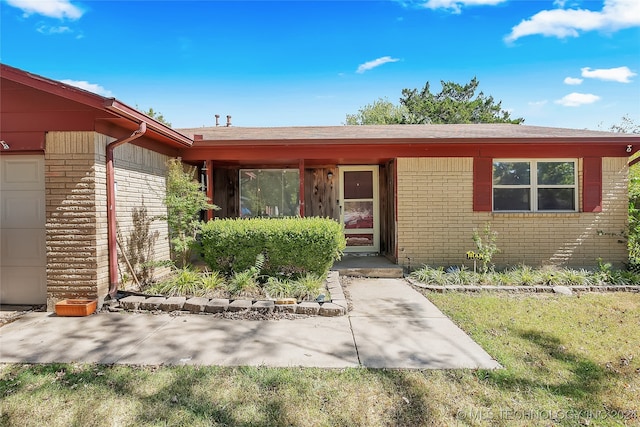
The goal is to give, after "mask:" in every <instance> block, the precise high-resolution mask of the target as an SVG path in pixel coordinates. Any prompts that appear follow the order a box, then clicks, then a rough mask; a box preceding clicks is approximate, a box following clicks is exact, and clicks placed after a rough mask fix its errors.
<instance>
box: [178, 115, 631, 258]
mask: <svg viewBox="0 0 640 427" xmlns="http://www.w3.org/2000/svg"><path fill="white" fill-rule="evenodd" d="M180 131H181V132H182V133H183V134H185V135H187V136H189V137H192V138H193V139H194V144H193V146H192V147H191V148H189V149H186V150H183V152H182V157H183V159H184V160H185V161H193V162H198V163H202V165H203V166H205V167H204V169H205V173H206V174H207V177H208V178H207V181H208V182H210V183H212V185H209V186H208V191H209V196H210V197H211V198H212V199H213V200H214V203H215V204H216V205H218V206H220V207H221V210H220V211H216V212H215V213H214V212H210V213H209V214H210V217H212V216H213V215H214V214H215V216H216V217H223V218H235V217H242V216H248V215H267V216H278V215H296V214H301V215H307V216H310V215H312V216H323V217H330V218H334V219H336V220H337V221H341V222H342V223H343V224H344V226H345V234H346V237H347V242H348V246H347V252H355V253H358V252H360V253H380V254H382V255H385V256H386V257H388V258H389V259H391V260H393V261H394V262H396V263H398V264H401V265H405V266H413V267H417V266H420V265H422V264H429V265H432V266H439V265H443V266H447V265H461V264H463V263H466V264H467V265H469V263H468V262H465V254H466V252H467V251H470V250H474V249H475V246H474V243H473V241H472V239H471V236H472V234H473V230H474V229H482V228H483V227H484V225H485V224H487V223H488V224H490V225H491V228H492V230H494V231H497V232H498V233H499V235H498V242H497V243H498V246H499V248H500V249H501V251H502V252H501V253H500V254H498V255H496V257H495V258H494V260H495V262H496V263H497V264H498V265H502V266H505V265H515V264H521V263H526V264H529V265H532V266H539V265H545V264H555V265H563V266H572V267H595V266H597V259H598V258H602V259H603V260H605V261H607V262H612V263H614V264H615V265H617V266H619V267H622V266H623V264H624V262H626V261H627V257H628V253H627V247H626V243H625V239H624V235H625V233H626V231H627V228H628V216H627V206H628V186H627V184H628V182H627V181H628V167H629V165H628V163H629V156H630V155H632V154H633V153H634V152H636V151H637V150H638V148H639V147H640V136H638V135H624V134H614V133H609V132H597V131H588V130H574V129H557V128H544V127H532V126H523V125H509V124H463V125H389V126H336V127H291V128H234V127H213V128H195V129H182V130H180ZM203 161H204V163H203Z"/></svg>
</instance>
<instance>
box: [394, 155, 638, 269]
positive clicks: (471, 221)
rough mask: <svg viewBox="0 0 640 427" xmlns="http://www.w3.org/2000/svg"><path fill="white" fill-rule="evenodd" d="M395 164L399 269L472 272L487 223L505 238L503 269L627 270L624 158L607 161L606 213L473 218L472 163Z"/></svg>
mask: <svg viewBox="0 0 640 427" xmlns="http://www.w3.org/2000/svg"><path fill="white" fill-rule="evenodd" d="M397 165H398V193H397V194H398V202H397V203H398V263H399V264H402V265H407V264H409V263H410V265H411V267H419V266H420V265H422V264H429V265H432V266H440V265H443V266H447V265H460V264H463V263H464V264H466V265H467V266H470V267H471V266H472V264H471V263H470V262H468V261H466V260H465V253H466V252H467V251H469V250H475V245H474V243H473V241H472V240H471V236H472V234H473V230H474V228H475V229H482V228H483V227H484V224H485V223H490V224H491V228H492V230H494V231H497V232H498V233H499V234H498V241H497V245H498V247H499V248H500V249H501V251H502V252H501V253H500V254H498V255H496V256H495V257H494V262H495V263H496V264H497V265H499V266H505V265H513V264H520V263H526V264H529V265H532V266H539V265H547V264H553V265H566V266H572V267H594V266H596V265H597V258H599V257H601V258H602V259H603V260H605V261H608V262H613V263H614V264H616V265H617V266H622V263H623V262H625V261H626V260H627V250H626V243H620V241H621V240H623V239H621V236H620V235H619V234H620V233H621V232H623V231H624V230H626V228H627V172H628V170H627V166H626V159H624V158H605V159H603V171H602V175H603V176H602V179H603V211H602V212H601V213H491V212H473V204H472V201H473V159H472V158H418V159H408V158H401V159H398V163H397ZM579 168H580V169H581V165H580V164H579ZM580 175H581V170H580Z"/></svg>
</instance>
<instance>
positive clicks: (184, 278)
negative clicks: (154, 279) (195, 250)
mask: <svg viewBox="0 0 640 427" xmlns="http://www.w3.org/2000/svg"><path fill="white" fill-rule="evenodd" d="M223 285H224V278H223V277H222V276H220V274H218V272H215V271H214V272H205V273H201V272H199V271H196V270H194V269H193V268H190V267H184V268H179V269H176V270H175V271H174V272H173V274H172V275H171V277H169V278H168V279H167V280H163V281H162V282H159V283H155V284H153V285H151V286H149V287H147V288H146V289H145V292H147V293H151V294H158V295H165V296H196V297H207V296H213V294H214V291H215V290H217V289H220V288H222V286H223Z"/></svg>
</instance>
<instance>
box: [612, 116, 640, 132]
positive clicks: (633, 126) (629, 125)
mask: <svg viewBox="0 0 640 427" xmlns="http://www.w3.org/2000/svg"><path fill="white" fill-rule="evenodd" d="M609 131H610V132H616V133H634V134H640V123H636V122H634V121H633V119H632V118H631V117H629V115H628V114H625V115H624V116H622V119H620V123H615V124H612V125H611V126H610V127H609Z"/></svg>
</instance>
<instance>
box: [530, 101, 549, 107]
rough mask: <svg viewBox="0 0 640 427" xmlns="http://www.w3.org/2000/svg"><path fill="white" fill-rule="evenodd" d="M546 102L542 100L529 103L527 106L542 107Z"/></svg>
mask: <svg viewBox="0 0 640 427" xmlns="http://www.w3.org/2000/svg"><path fill="white" fill-rule="evenodd" d="M547 102H548V101H547V100H546V99H543V100H542V101H529V102H528V103H527V104H528V105H529V106H531V107H542V106H543V105H547Z"/></svg>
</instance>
